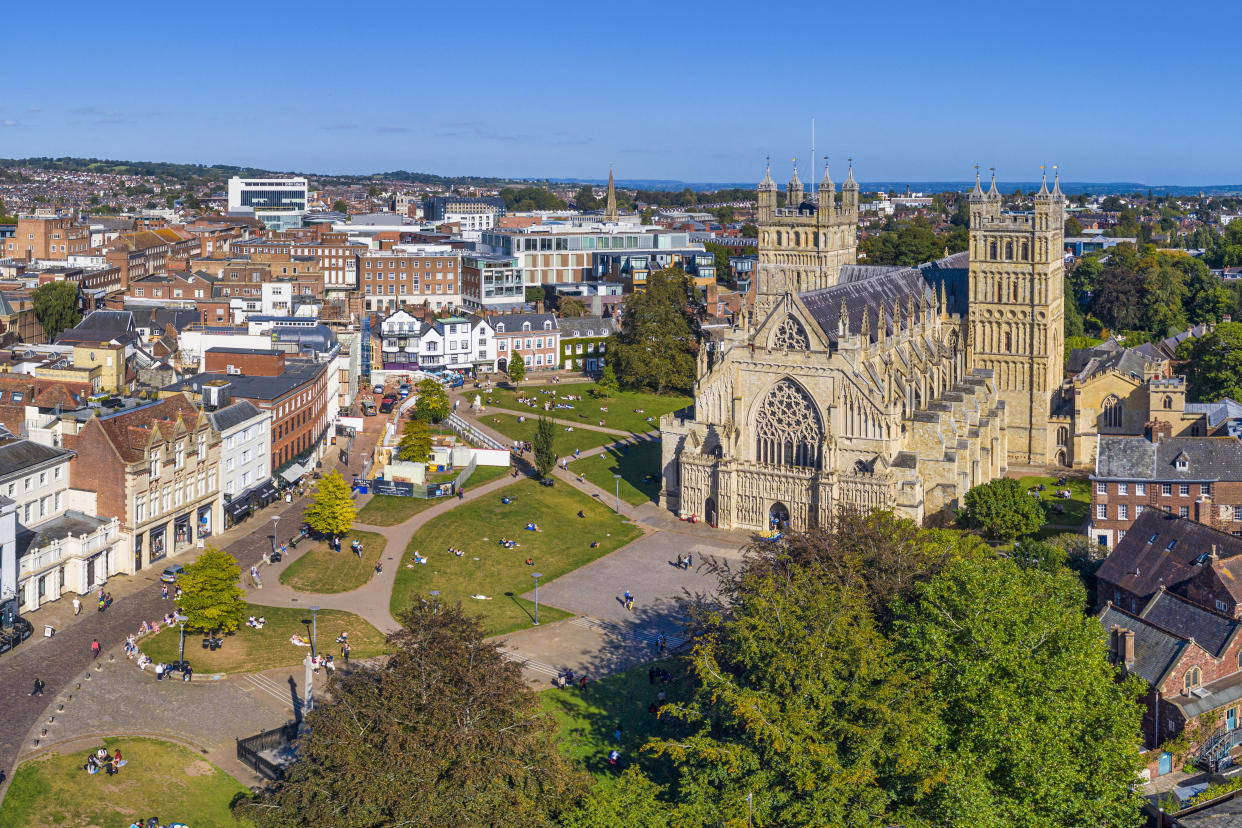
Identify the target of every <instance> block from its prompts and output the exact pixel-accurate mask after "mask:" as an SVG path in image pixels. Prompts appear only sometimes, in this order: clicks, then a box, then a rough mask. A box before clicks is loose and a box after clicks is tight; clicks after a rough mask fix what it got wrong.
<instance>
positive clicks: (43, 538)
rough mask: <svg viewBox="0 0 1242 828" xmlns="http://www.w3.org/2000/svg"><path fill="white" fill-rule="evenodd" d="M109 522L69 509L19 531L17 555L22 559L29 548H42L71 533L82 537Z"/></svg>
mask: <svg viewBox="0 0 1242 828" xmlns="http://www.w3.org/2000/svg"><path fill="white" fill-rule="evenodd" d="M107 522H108V521H107V520H104V519H103V518H100V517H95V516H94V515H88V514H86V513H85V512H79V511H77V510H76V509H69V510H67V511H65V512H64V514H61V515H58V516H57V517H54V518H52V519H51V520H45V521H44V522H43V523H40V524H39V525H38V526H33V527H31V528H29V529H23V530H21V531H19V532H18V533H17V557H18V558H19V559H20V558H21V557H22V555H25V554H26V552H27V551H29V550H32V549H34V550H38V549H42V548H43V547H45V546H47V545H48V544H50V543H53V542H54V541H58V540H61V539H63V538H67V537H69V536H70V535H73V536H74V537H81V536H82V535H87V534H90V533H91V532H94V531H95V530H96V529H98V528H99V527H100V526H103V525H104V524H105V523H107Z"/></svg>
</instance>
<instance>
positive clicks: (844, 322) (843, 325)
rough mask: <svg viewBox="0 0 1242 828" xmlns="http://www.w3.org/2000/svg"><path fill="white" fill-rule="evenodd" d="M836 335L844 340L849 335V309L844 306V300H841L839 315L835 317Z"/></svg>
mask: <svg viewBox="0 0 1242 828" xmlns="http://www.w3.org/2000/svg"><path fill="white" fill-rule="evenodd" d="M837 335H838V336H839V337H840V338H841V339H844V338H846V337H847V336H849V335H850V309H849V308H847V307H846V306H845V300H844V299H842V300H841V315H840V316H839V317H837Z"/></svg>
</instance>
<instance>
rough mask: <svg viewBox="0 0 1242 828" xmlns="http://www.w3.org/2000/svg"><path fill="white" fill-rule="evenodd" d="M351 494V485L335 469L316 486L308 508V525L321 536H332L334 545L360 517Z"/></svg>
mask: <svg viewBox="0 0 1242 828" xmlns="http://www.w3.org/2000/svg"><path fill="white" fill-rule="evenodd" d="M349 494H350V493H349V484H348V483H346V482H345V478H343V477H341V473H340V472H338V471H336V470H335V469H333V470H332V471H330V472H328V473H327V474H325V475H324V476H323V477H321V478H320V479H319V482H318V483H316V484H315V493H314V495H313V500H312V501H311V504H310V505H309V506H307V507H306V523H307V524H308V525H309V526H310V528H311V529H313V530H315V531H316V532H318V533H319V534H321V535H331V536H332V540H333V545H335V543H336V541H337V539H338V538H339V537H340V536H341V535H343V534H345V533H346V532H348V531H349V530H350V529H351V528H352V527H353V525H354V518H355V517H357V515H358V510H357V508H356V507H355V506H354V501H353V498H351V497H350V496H349Z"/></svg>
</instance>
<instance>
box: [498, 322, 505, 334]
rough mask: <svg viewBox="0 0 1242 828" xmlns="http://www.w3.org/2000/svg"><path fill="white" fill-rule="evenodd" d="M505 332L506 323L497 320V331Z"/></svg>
mask: <svg viewBox="0 0 1242 828" xmlns="http://www.w3.org/2000/svg"><path fill="white" fill-rule="evenodd" d="M504 332H505V323H504V322H497V323H496V333H504Z"/></svg>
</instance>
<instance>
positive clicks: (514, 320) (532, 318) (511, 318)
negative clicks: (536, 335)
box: [491, 313, 559, 335]
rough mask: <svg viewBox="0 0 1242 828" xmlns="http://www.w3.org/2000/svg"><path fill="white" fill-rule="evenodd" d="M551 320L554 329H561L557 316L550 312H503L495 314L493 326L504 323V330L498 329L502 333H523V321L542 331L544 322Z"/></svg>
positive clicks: (532, 329) (535, 329)
mask: <svg viewBox="0 0 1242 828" xmlns="http://www.w3.org/2000/svg"><path fill="white" fill-rule="evenodd" d="M549 320H551V322H552V330H553V331H556V330H559V328H557V326H556V317H555V316H553V315H552V314H550V313H503V314H500V315H498V316H493V317H492V319H491V321H492V328H493V329H495V328H496V326H497V325H504V326H505V329H504V330H503V331H497V333H500V334H502V335H503V334H511V333H515V332H516V333H522V323H523V322H529V323H530V329H531V331H542V330H543V323H544V322H547V321H549Z"/></svg>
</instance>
